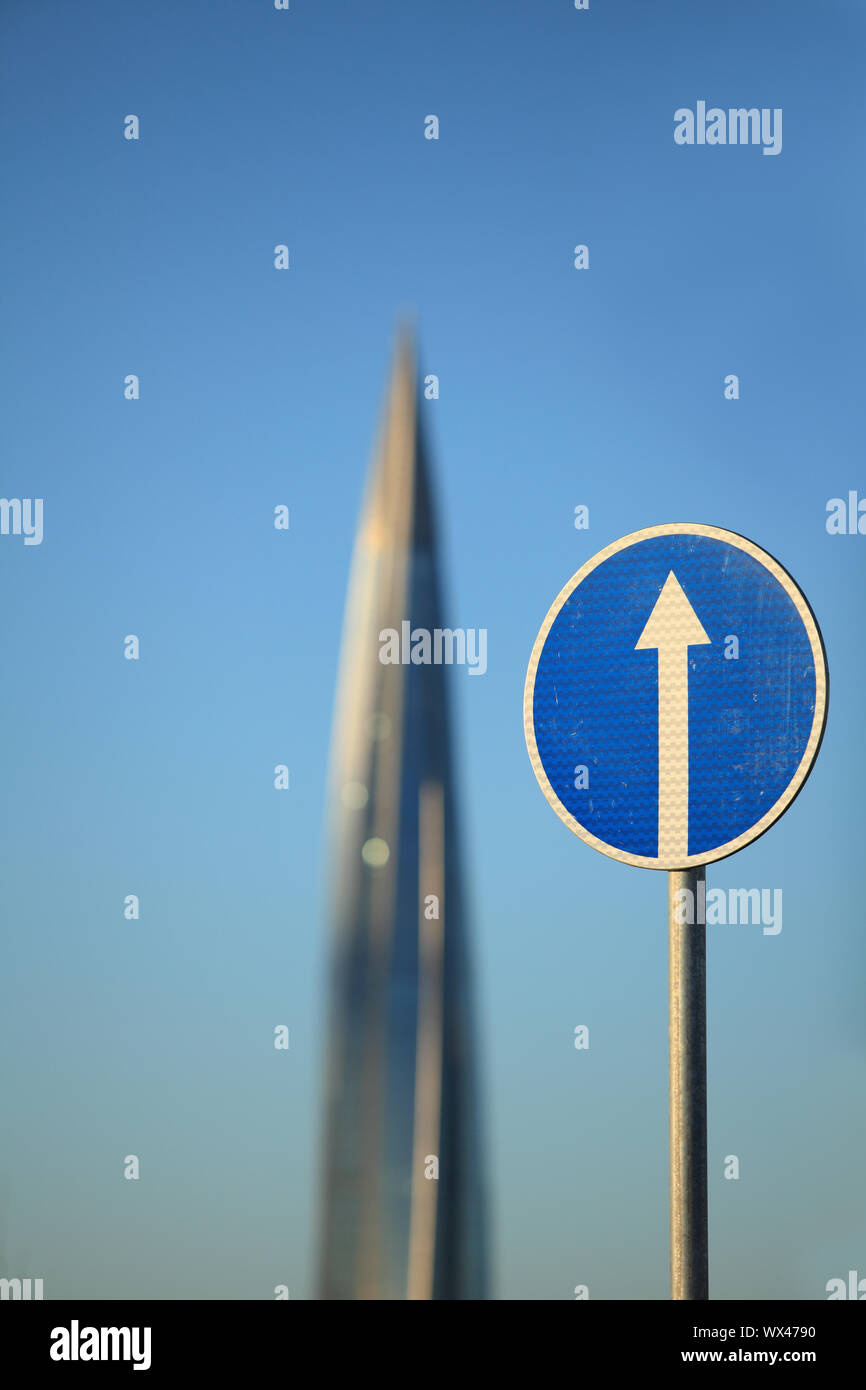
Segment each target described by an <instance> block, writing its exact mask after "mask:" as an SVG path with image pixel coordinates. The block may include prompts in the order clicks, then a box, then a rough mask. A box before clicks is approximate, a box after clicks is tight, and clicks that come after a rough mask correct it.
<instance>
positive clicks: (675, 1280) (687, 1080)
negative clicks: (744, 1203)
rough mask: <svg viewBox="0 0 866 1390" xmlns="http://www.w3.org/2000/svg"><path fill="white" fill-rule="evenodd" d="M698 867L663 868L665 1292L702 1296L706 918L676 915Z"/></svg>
mask: <svg viewBox="0 0 866 1390" xmlns="http://www.w3.org/2000/svg"><path fill="white" fill-rule="evenodd" d="M705 873H706V871H705V870H704V869H703V868H700V869H672V870H671V871H670V872H669V873H668V1063H669V1078H670V1079H669V1086H670V1102H669V1103H670V1153H671V1179H670V1181H671V1298H693V1299H700V1298H709V1296H710V1295H709V1278H710V1274H709V1236H708V1229H707V950H706V931H707V929H706V926H705V925H704V924H703V923H697V922H693V923H692V924H691V925H689V924H688V923H687V922H686V923H681V922H680V921H679V914H678V911H677V904H678V903H679V902H681V901H682V898H681V894H682V892H683V890H685V891H686V892H688V893H690V894H691V895H692V901H697V899H698V894H699V887H700V885H703V886H704V887H706V879H705Z"/></svg>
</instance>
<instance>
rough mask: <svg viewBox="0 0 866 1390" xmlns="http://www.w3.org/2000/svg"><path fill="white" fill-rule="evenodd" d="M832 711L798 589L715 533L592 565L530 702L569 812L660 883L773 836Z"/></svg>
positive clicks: (562, 606) (550, 629)
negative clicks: (659, 876)
mask: <svg viewBox="0 0 866 1390" xmlns="http://www.w3.org/2000/svg"><path fill="white" fill-rule="evenodd" d="M826 713H827V665H826V660H825V656H824V647H823V643H822V640H821V634H820V632H819V630H818V626H817V623H816V622H815V619H814V616H813V614H812V610H811V609H810V607H809V605H808V603H807V602H806V599H805V598H804V597H803V595H802V593H801V592H800V590H799V589H798V588H797V586H796V584H795V583H794V581H793V580H792V578H791V576H790V575H789V574H788V573H787V572H786V571H785V570H784V569H783V568H782V566H781V565H780V564H779V563H778V561H776V560H774V559H773V557H772V556H771V555H768V554H767V553H766V552H765V551H763V550H761V549H760V548H759V547H758V546H756V545H755V544H753V542H752V541H748V540H746V539H745V538H744V537H743V536H738V535H736V534H735V533H734V532H732V531H724V530H721V529H719V528H718V527H715V526H704V525H698V524H692V525H689V524H682V525H680V524H675V523H672V524H669V525H664V526H652V527H649V528H647V529H646V530H643V531H635V532H633V533H632V534H631V535H629V536H624V537H623V538H622V539H621V540H618V541H614V543H613V544H612V545H609V546H607V547H606V548H605V549H604V550H602V551H600V552H599V554H598V555H595V556H594V557H593V558H592V559H591V560H588V561H587V563H586V564H585V565H584V566H583V567H582V568H581V569H580V570H578V572H577V574H575V575H574V576H573V577H572V578H571V579H570V580H569V582H568V583H567V584H566V586H565V588H564V589H563V590H562V592H561V593H560V594H559V595H558V597H557V598H556V600H555V602H554V603H553V605H552V607H551V609H550V611H549V613H548V614H547V617H546V618H545V620H544V623H543V625H542V628H541V631H540V632H539V634H538V638H537V640H536V643H535V646H534V648H533V651H532V657H531V659H530V663H529V670H528V672H527V677H526V690H525V695H524V727H525V732H526V741H527V745H528V748H529V755H530V758H531V760H532V766H533V769H534V771H535V775H536V777H537V778H538V781H539V784H540V785H541V788H542V791H543V792H544V794H545V796H546V797H547V799H548V801H549V802H550V804H551V805H552V806H553V808H554V810H555V811H556V813H557V815H558V816H559V817H560V819H561V820H563V821H564V822H565V824H566V825H568V826H569V828H570V829H571V830H573V831H574V833H575V834H576V835H579V836H580V838H581V839H582V840H585V841H586V842H587V844H590V845H592V846H593V848H594V849H597V850H600V851H601V852H602V853H603V854H607V855H610V856H611V858H613V859H619V860H621V861H623V862H624V863H626V864H636V865H639V866H641V867H643V868H649V869H687V868H692V867H694V866H696V865H699V864H707V863H710V862H711V861H712V860H715V859H722V858H724V857H725V856H726V855H728V854H733V853H734V852H735V851H736V850H738V849H742V848H743V846H744V845H747V844H749V842H750V841H752V840H754V839H757V837H758V836H759V835H762V834H763V833H764V831H765V830H767V829H768V828H769V827H770V826H771V825H772V824H773V822H774V821H775V820H777V819H778V818H779V816H780V815H781V814H782V813H783V811H785V810H786V809H787V807H788V806H789V805H790V804H791V802H792V801H793V799H794V797H795V796H796V795H797V792H798V791H799V790H800V787H801V786H802V785H803V782H804V781H805V780H806V777H807V776H808V774H809V770H810V768H811V766H812V763H813V762H814V760H815V757H816V754H817V752H818V748H819V746H820V743H821V737H822V735H823V732H824V723H825V720H826Z"/></svg>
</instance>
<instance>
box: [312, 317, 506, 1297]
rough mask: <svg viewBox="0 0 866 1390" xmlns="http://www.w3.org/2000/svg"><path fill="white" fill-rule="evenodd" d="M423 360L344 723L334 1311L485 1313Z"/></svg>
mask: <svg viewBox="0 0 866 1390" xmlns="http://www.w3.org/2000/svg"><path fill="white" fill-rule="evenodd" d="M415 355H416V354H415V344H414V339H413V336H412V335H411V333H410V332H409V330H408V329H407V328H403V329H402V330H401V331H400V333H399V334H398V338H397V345H396V350H395V353H394V362H393V368H392V372H391V380H390V384H389V389H388V395H387V400H386V405H385V410H384V414H383V418H382V423H381V428H380V433H379V440H378V445H377V448H376V452H375V456H374V460H373V466H372V470H371V475H370V479H369V483H368V488H367V493H366V498H365V501H364V506H363V510H362V517H361V524H360V527H359V532H358V538H357V542H356V546H355V553H354V557H353V562H352V572H351V578H350V584H349V595H348V600H347V607H346V620H345V627H344V634H343V647H342V654H341V665H340V677H339V688H338V698H337V706H336V716H335V728H334V739H333V753H332V768H331V785H330V801H331V806H332V811H333V827H332V834H333V837H334V838H333V845H334V848H333V855H332V867H333V875H334V881H333V917H334V937H333V958H332V971H333V973H332V999H331V1005H332V1013H331V1027H330V1031H329V1044H330V1054H329V1067H328V1093H327V1121H326V1125H327V1130H326V1145H325V1170H326V1171H325V1213H324V1233H323V1246H324V1248H323V1264H322V1296H323V1297H325V1298H349V1299H352V1298H360V1299H402V1298H410V1299H426V1298H449V1299H453V1298H483V1297H485V1258H484V1244H483V1243H484V1234H483V1228H484V1210H483V1199H482V1192H481V1171H480V1155H479V1152H478V1133H477V1104H476V1098H475V1093H474V1086H475V1080H474V1061H475V1057H474V1039H473V1037H472V1031H471V1026H470V1016H471V1015H470V1009H469V998H468V991H469V978H468V977H469V971H468V961H467V952H466V942H465V930H466V926H465V921H464V904H463V894H462V884H461V879H460V864H459V836H458V827H457V823H456V811H455V795H454V787H453V771H452V753H451V734H450V723H449V712H448V689H447V682H446V679H445V671H444V669H443V667H442V666H441V665H434V664H428V663H425V662H411V661H409V654H408V651H407V643H408V640H409V639H410V638H411V635H412V634H414V633H416V632H427V633H429V634H430V639H431V642H432V635H433V633H434V632H435V631H436V629H439V628H441V626H442V622H441V613H440V588H439V575H438V563H437V554H436V527H435V519H434V511H433V504H432V498H431V490H430V481H429V474H428V461H427V456H426V446H425V442H424V437H423V432H422V430H421V428H420V421H419V418H418V391H417V377H416V364H415ZM428 650H429V648H428ZM395 653H398V655H397V658H396V661H394V660H393V659H392V658H393V657H394V655H395ZM437 1169H438V1171H435V1172H434V1170H437Z"/></svg>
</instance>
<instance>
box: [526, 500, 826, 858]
mask: <svg viewBox="0 0 866 1390" xmlns="http://www.w3.org/2000/svg"><path fill="white" fill-rule="evenodd" d="M654 536H710V537H711V538H712V539H714V540H720V541H726V542H727V543H728V545H733V546H735V547H736V548H737V549H738V550H743V551H745V553H746V554H747V555H751V557H752V559H753V560H757V561H758V563H759V564H761V565H763V566H764V568H765V569H766V570H768V571H769V572H770V574H771V575H772V576H773V578H774V579H776V580H778V582H779V583H780V584H781V586H782V588H783V589H784V590H785V593H786V594H787V595H788V597H789V598H790V600H791V602H792V603H793V605H794V607H795V608H796V610H797V612H798V613H799V615H800V617H801V618H802V620H803V626H804V627H805V629H806V633H807V635H808V638H809V644H810V646H811V648H812V659H813V661H814V663H815V716H814V719H813V721H812V728H811V731H810V733H809V738H808V740H807V743H806V747H805V750H804V752H803V756H802V758H801V759H800V763H799V766H798V767H797V770H796V772H795V773H794V776H793V777H792V778H791V781H790V782H789V783H788V785H787V787H786V788H785V790H784V791H783V793H782V795H781V796H780V797H779V799H778V801H776V803H775V804H774V805H773V806H771V807H770V809H769V811H766V812H765V813H764V815H763V816H762V817H761V819H760V820H759V821H756V822H755V824H754V825H753V826H752V827H751V829H750V830H747V831H745V832H744V833H743V834H742V835H738V836H737V837H736V839H734V840H728V842H727V844H724V845H720V846H719V847H718V849H714V850H712V851H711V852H710V853H707V854H693V855H690V856H689V857H688V858H684V859H681V861H680V862H678V863H675V864H674V863H669V862H668V861H667V860H666V859H658V858H652V857H651V856H648V855H643V854H629V853H628V852H627V851H626V850H621V849H615V848H614V847H613V846H612V845H608V844H606V843H605V841H604V840H600V839H598V837H597V836H595V835H592V834H590V832H589V831H588V830H586V829H585V828H584V827H583V826H582V825H581V824H580V823H579V822H578V821H576V820H575V818H574V816H573V815H572V814H571V812H570V811H568V810H567V809H566V807H565V806H564V805H563V803H562V802H561V801H560V799H559V797H558V796H557V794H556V792H555V791H554V790H553V787H552V786H551V784H550V781H549V779H548V777H547V773H546V772H545V771H544V768H543V767H542V765H541V758H540V756H539V753H538V746H537V744H536V742H535V728H534V724H533V718H532V711H533V697H534V694H535V675H536V672H537V670H538V662H539V659H540V657H541V652H542V648H543V647H544V643H545V641H546V640H547V634H548V633H549V632H550V629H551V627H552V626H553V623H554V621H555V619H556V617H557V615H558V614H559V611H560V609H561V608H562V605H563V604H564V603H565V601H566V599H568V598H569V597H570V596H571V594H572V593H573V592H574V590H575V589H576V588H577V586H578V584H582V583H583V581H584V579H586V577H587V575H588V574H591V573H592V571H593V570H594V569H596V568H597V567H598V566H599V565H600V564H603V563H604V561H605V560H607V559H609V558H610V556H611V555H616V554H617V552H618V551H620V550H627V549H628V548H629V547H630V546H632V545H636V544H637V543H638V542H639V541H646V540H651V539H652V538H653V537H654ZM828 690H829V682H828V675H827V659H826V655H825V652H824V643H823V640H822V638H821V633H820V630H819V628H818V624H817V622H816V621H815V616H814V614H813V612H812V610H811V608H810V607H809V604H808V603H807V601H806V599H805V597H804V595H803V594H802V593H801V592H800V590H799V588H798V587H797V585H796V584H795V583H794V580H793V579H792V578H791V576H790V574H789V573H788V571H787V570H786V569H783V567H782V566H781V565H780V564H779V562H778V560H774V559H773V556H772V555H768V554H767V551H766V550H761V548H760V546H757V545H755V543H754V542H753V541H750V540H747V539H746V537H745V536H740V535H738V534H737V533H736V531H725V530H723V529H722V528H721V527H719V526H705V525H703V524H702V523H700V522H675V521H672V522H666V523H665V524H664V525H663V526H647V527H645V528H644V530H642V531H632V532H631V533H630V534H629V535H627V536H622V537H621V538H620V539H619V540H618V541H613V542H612V543H611V544H610V545H608V546H605V548H604V550H600V551H599V552H598V554H597V555H593V557H592V559H591V560H587V562H586V564H585V565H582V566H581V568H580V569H579V570H578V571H577V574H573V575H572V577H571V579H569V581H568V583H567V584H566V585H565V588H564V589H561V590H560V592H559V593H558V594H557V596H556V598H555V599H554V601H553V603H552V604H551V606H550V608H549V610H548V613H547V616H546V618H545V619H544V622H543V623H542V625H541V631H540V632H539V634H538V636H537V637H536V639H535V645H534V647H533V648H532V655H531V657H530V658H529V669H528V670H527V672H526V685H525V687H524V692H523V728H524V733H525V735H526V746H527V748H528V749H529V758H530V761H531V763H532V770H533V772H534V773H535V776H536V777H537V779H538V784H539V786H540V787H541V790H542V791H543V792H544V795H545V796H546V798H547V800H548V801H549V802H550V804H551V806H552V807H553V809H554V811H555V812H556V814H557V815H558V816H559V819H560V820H561V821H564V823H565V824H566V825H567V826H568V828H569V830H572V831H573V832H574V834H575V835H577V836H579V838H580V839H581V840H583V841H584V842H585V843H586V844H588V845H592V848H593V849H597V850H599V851H600V852H601V853H602V854H606V855H608V857H609V858H611V859H618V860H619V861H620V863H622V864H634V865H635V866H636V867H638V868H641V869H692V868H696V867H697V866H698V865H699V864H712V863H713V862H714V861H715V860H716V859H725V858H727V856H728V855H729V854H735V853H736V852H737V850H739V849H743V848H744V846H746V845H748V844H751V842H752V841H753V840H757V839H758V837H759V836H760V835H763V834H764V832H765V831H766V830H769V828H770V826H771V825H772V824H773V823H774V822H775V821H777V820H778V819H779V817H780V816H781V815H782V813H783V812H784V811H787V809H788V807H789V806H790V804H791V802H792V801H793V800H794V797H795V796H796V795H797V793H798V792H799V790H800V788H801V787H802V785H803V783H804V782H805V780H806V778H807V777H808V775H809V773H810V771H811V769H812V764H813V763H814V761H815V758H816V757H817V755H818V749H819V748H820V746H821V739H822V738H823V737H824V726H825V725H826V722H827V700H828Z"/></svg>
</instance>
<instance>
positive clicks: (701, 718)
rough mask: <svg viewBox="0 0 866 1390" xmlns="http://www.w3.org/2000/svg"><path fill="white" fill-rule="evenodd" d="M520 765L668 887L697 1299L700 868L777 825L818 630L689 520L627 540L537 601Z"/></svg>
mask: <svg viewBox="0 0 866 1390" xmlns="http://www.w3.org/2000/svg"><path fill="white" fill-rule="evenodd" d="M523 710H524V730H525V733H526V742H527V747H528V749H529V756H530V759H531V762H532V767H533V770H534V772H535V775H536V777H537V778H538V782H539V785H540V786H541V789H542V791H543V792H544V795H545V796H546V797H547V800H548V801H549V802H550V804H551V806H552V807H553V809H554V810H555V811H556V814H557V815H558V816H559V818H560V820H562V821H564V822H565V824H566V825H567V826H568V827H569V829H570V830H572V831H573V832H574V833H575V835H578V836H579V837H580V839H582V840H584V841H585V842H586V843H587V844H589V845H592V847H593V848H594V849H597V850H599V851H600V852H601V853H602V854H606V855H608V856H609V857H610V858H612V859H618V860H619V861H620V862H621V863H624V864H633V865H636V866H638V867H640V868H646V869H662V870H666V871H667V873H668V951H669V1065H670V1161H671V1297H672V1298H675V1299H706V1298H708V1297H709V1280H708V1237H707V1046H706V913H705V905H706V878H705V866H706V865H707V864H709V863H712V862H714V861H715V860H717V859H724V858H725V857H726V856H727V855H730V854H734V853H735V852H736V851H737V850H739V849H742V848H743V847H744V846H745V845H747V844H750V843H751V842H752V840H755V839H757V838H758V836H759V835H763V833H764V831H765V830H768V829H769V827H770V826H771V825H772V824H773V822H774V821H776V820H778V818H779V816H781V815H782V813H783V812H784V811H786V810H787V808H788V807H789V806H790V804H791V802H792V801H793V800H794V797H795V796H796V795H797V793H798V791H799V790H800V788H801V787H802V785H803V783H804V782H805V780H806V778H807V776H808V775H809V771H810V769H811V767H812V764H813V762H814V761H815V757H816V755H817V753H818V748H819V747H820V744H821V739H822V737H823V733H824V724H825V721H826V715H827V664H826V659H825V655H824V646H823V642H822V640H821V634H820V632H819V630H818V625H817V623H816V622H815V618H814V616H813V614H812V610H811V609H810V607H809V605H808V603H807V602H806V599H805V598H804V597H803V594H802V593H801V592H800V590H799V589H798V587H797V585H796V584H795V583H794V581H793V579H792V578H791V576H790V575H789V574H788V573H787V571H786V570H784V569H783V568H782V566H781V565H780V564H779V563H778V561H777V560H774V559H773V557H772V556H771V555H768V554H767V552H766V551H764V550H761V549H760V547H758V546H757V545H755V544H754V542H752V541H749V540H746V539H745V537H743V536H739V535H737V534H736V533H735V532H733V531H726V530H722V529H721V528H719V527H716V526H706V525H703V524H699V523H691V524H686V523H683V524H680V523H670V524H666V525H663V526H651V527H648V528H647V529H645V530H643V531H634V532H633V533H632V534H631V535H629V536H624V537H623V538H622V539H621V540H618V541H614V542H613V543H612V544H611V545H609V546H607V547H606V548H605V549H604V550H602V551H600V552H599V553H598V554H597V555H595V556H593V558H592V559H591V560H588V561H587V562H586V564H585V565H583V567H582V568H581V569H579V570H578V572H577V574H575V575H573V576H572V578H571V579H570V580H569V581H568V583H567V584H566V585H565V587H564V588H563V589H562V591H561V592H560V593H559V595H558V596H557V598H556V599H555V600H554V602H553V604H552V606H551V608H550V610H549V612H548V614H547V617H546V618H545V620H544V622H543V624H542V627H541V631H540V632H539V634H538V637H537V639H536V642H535V646H534V647H533V650H532V656H531V658H530V661H529V670H528V671H527V675H526V688H525V692H524V703H523Z"/></svg>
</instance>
